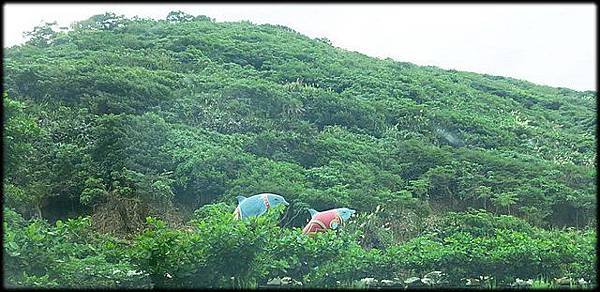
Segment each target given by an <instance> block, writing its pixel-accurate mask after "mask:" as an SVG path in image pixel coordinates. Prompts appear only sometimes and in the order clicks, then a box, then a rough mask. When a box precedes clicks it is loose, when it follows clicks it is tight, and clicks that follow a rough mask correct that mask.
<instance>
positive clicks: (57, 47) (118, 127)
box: [3, 13, 596, 232]
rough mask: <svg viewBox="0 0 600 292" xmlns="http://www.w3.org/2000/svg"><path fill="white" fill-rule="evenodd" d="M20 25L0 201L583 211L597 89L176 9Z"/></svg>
mask: <svg viewBox="0 0 600 292" xmlns="http://www.w3.org/2000/svg"><path fill="white" fill-rule="evenodd" d="M31 36H32V38H31V40H30V41H29V42H28V43H27V44H25V45H22V46H17V47H13V48H9V49H6V50H5V52H4V81H3V82H4V88H5V89H4V90H5V93H6V95H5V97H4V110H5V134H4V140H5V143H6V144H5V145H6V150H7V151H5V155H4V160H5V168H4V174H5V178H4V184H5V199H6V200H5V203H6V205H7V206H9V207H12V208H16V209H17V210H20V212H21V213H23V214H31V215H34V214H38V215H41V216H43V217H46V218H49V219H56V218H64V217H68V216H75V215H77V214H95V216H97V218H105V216H104V215H105V214H104V213H102V212H105V213H106V212H109V213H111V214H121V215H111V216H113V217H115V216H117V217H116V218H105V219H103V220H109V221H106V222H133V223H127V224H125V223H119V224H121V225H119V224H117V223H115V224H105V226H107V227H106V228H117V227H118V226H121V227H118V228H123V230H125V231H127V232H132V231H133V230H134V229H135V228H136V227H135V225H136V223H135V222H138V221H140V220H143V218H145V216H147V215H148V214H150V215H158V216H162V217H165V218H168V219H170V220H171V221H173V222H183V220H184V219H185V217H186V216H188V215H189V214H190V213H191V212H192V211H193V210H194V209H196V208H198V207H200V206H202V205H204V204H206V203H210V202H217V201H225V202H228V203H231V204H233V203H234V201H235V199H234V198H235V196H236V195H240V194H243V195H250V194H253V193H257V192H265V191H268V192H275V193H280V194H282V195H284V196H285V197H286V198H287V199H288V201H290V202H294V204H293V206H292V208H291V211H290V212H289V213H290V214H294V213H295V212H301V211H302V210H303V209H302V207H304V206H306V205H310V206H311V207H313V208H315V209H318V210H320V209H326V208H331V207H341V206H346V207H352V208H354V209H357V210H358V211H359V212H366V211H371V210H374V209H376V207H377V206H378V205H381V206H385V210H386V211H385V212H384V214H383V215H381V216H382V218H403V217H402V216H404V215H406V214H416V215H415V216H419V217H423V216H427V214H430V213H431V212H432V211H433V212H434V213H437V212H441V211H442V210H456V211H462V210H467V209H468V208H476V209H479V208H485V209H487V210H489V211H492V212H496V213H498V214H512V215H517V216H520V217H522V218H525V219H526V220H528V221H530V222H531V223H533V224H535V225H540V226H549V225H559V226H562V225H568V226H583V225H586V224H589V223H593V222H595V216H594V214H595V205H596V198H595V192H596V186H595V176H596V171H595V168H594V164H595V163H596V160H595V157H596V151H595V149H596V145H595V125H596V101H595V99H596V92H591V91H586V92H578V91H573V90H570V89H566V88H552V87H547V86H539V85H535V84H532V83H529V82H526V81H521V80H515V79H511V78H504V77H497V76H488V75H481V74H475V73H468V72H458V71H452V70H451V71H448V70H442V69H439V68H435V67H420V66H416V65H413V64H410V63H403V62H397V61H394V60H391V59H385V60H381V59H376V58H372V57H368V56H365V55H363V54H360V53H355V52H348V51H346V50H343V49H340V48H336V47H334V46H332V45H331V44H330V43H329V42H328V41H327V40H326V39H310V38H308V37H306V36H303V35H301V34H299V33H297V32H295V31H293V30H292V29H289V28H286V27H282V26H273V25H254V24H252V23H249V22H233V23H232V22H225V23H222V22H215V21H213V20H211V19H209V18H207V17H204V16H198V17H193V16H190V15H185V14H182V13H171V14H170V15H169V17H168V18H167V19H166V20H148V19H137V18H134V19H126V18H123V17H119V16H116V15H114V14H105V15H98V16H95V17H92V18H90V19H88V20H85V21H82V22H79V23H77V24H74V25H73V27H72V28H71V29H69V30H67V31H59V32H56V31H53V30H52V29H51V28H50V27H49V26H47V27H39V28H37V29H36V30H35V31H34V32H33V33H32V35H31ZM115 202H118V204H116V205H115ZM117 205H118V206H122V209H121V210H117V211H118V212H117V211H115V210H113V209H110V208H108V209H107V206H117ZM103 210H104V211H103ZM103 216H104V217H103ZM119 216H120V217H119ZM306 216H307V215H306ZM109 217H110V216H109ZM290 217H292V216H288V217H286V218H290ZM303 219H304V218H302V217H301V216H300V217H298V218H297V219H295V220H296V221H294V222H292V225H301V224H302V222H303ZM110 220H116V221H110ZM392 221H393V220H392ZM115 226H117V227H115ZM398 228H399V227H398Z"/></svg>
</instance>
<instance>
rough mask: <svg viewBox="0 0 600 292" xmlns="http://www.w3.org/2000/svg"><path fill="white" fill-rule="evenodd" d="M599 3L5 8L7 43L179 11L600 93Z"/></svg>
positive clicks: (374, 51)
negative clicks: (50, 28)
mask: <svg viewBox="0 0 600 292" xmlns="http://www.w3.org/2000/svg"><path fill="white" fill-rule="evenodd" d="M595 8H596V7H595V6H594V5H593V4H573V5H565V4H543V5H542V4H529V5H514V4H512V5H506V4H505V5H500V4H494V5H489V4H486V5H481V4H480V5H474V4H461V5H457V4H452V5H441V4H426V5H417V4H371V5H367V4H310V5H309V4H50V5H43V4H5V6H4V25H3V30H4V47H10V46H13V45H15V44H19V43H22V42H23V41H24V39H23V36H22V34H23V32H25V31H30V30H32V29H33V27H34V26H36V25H38V24H40V23H42V22H44V21H47V22H51V21H57V22H58V24H59V25H61V26H68V25H69V24H70V23H72V22H73V21H78V20H83V19H86V18H88V17H90V16H92V15H95V14H100V13H104V12H107V11H111V12H115V13H117V14H124V15H126V16H128V17H132V16H135V15H138V16H140V17H152V18H165V17H166V15H167V14H168V12H169V11H172V10H182V11H185V12H187V13H189V14H193V15H199V14H201V15H206V16H209V17H212V18H215V19H216V20H217V21H237V20H250V21H252V22H254V23H259V24H262V23H271V24H281V25H285V26H288V27H291V28H293V29H294V30H296V31H298V32H300V33H302V34H305V35H308V36H309V37H326V38H328V39H330V40H331V41H332V43H333V44H334V45H335V46H338V47H341V48H344V49H348V50H351V51H358V52H361V53H364V54H366V55H370V56H374V57H382V58H385V57H390V58H392V59H395V60H397V61H404V62H412V63H415V64H418V65H433V66H438V67H441V68H444V69H456V70H461V71H471V72H477V73H488V74H493V75H501V76H508V77H514V78H518V79H524V80H528V81H531V82H534V83H537V84H544V85H550V86H555V87H559V86H560V87H567V88H572V89H576V90H596V68H595V66H596V9H595Z"/></svg>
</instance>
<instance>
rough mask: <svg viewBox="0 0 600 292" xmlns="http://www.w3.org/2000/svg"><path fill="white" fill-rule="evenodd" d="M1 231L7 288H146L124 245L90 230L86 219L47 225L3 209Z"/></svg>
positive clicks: (146, 280) (143, 275) (88, 220)
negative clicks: (121, 251)
mask: <svg viewBox="0 0 600 292" xmlns="http://www.w3.org/2000/svg"><path fill="white" fill-rule="evenodd" d="M3 231H4V238H3V242H4V243H5V245H4V250H3V259H4V267H3V268H4V269H3V270H4V271H5V274H4V279H5V284H6V285H7V286H8V287H29V288H31V287H44V288H45V287H60V288H115V287H124V288H126V287H136V288H144V287H150V282H149V281H148V278H147V274H146V273H145V272H143V271H140V270H139V268H138V267H136V266H134V265H133V264H132V263H131V262H130V260H129V257H128V256H124V255H123V254H122V253H120V252H119V251H118V250H119V249H121V250H124V249H125V248H126V245H125V244H123V243H120V242H119V241H116V240H114V239H111V238H107V237H104V236H100V235H99V234H96V233H95V232H93V231H92V230H91V228H90V219H89V218H79V219H69V220H67V221H66V222H63V221H60V220H59V221H57V222H56V224H55V225H54V226H53V225H49V224H48V223H47V222H46V221H41V220H31V221H26V220H25V219H23V218H22V217H21V216H20V215H19V214H18V213H16V212H14V211H13V210H10V209H6V208H5V209H4V220H3Z"/></svg>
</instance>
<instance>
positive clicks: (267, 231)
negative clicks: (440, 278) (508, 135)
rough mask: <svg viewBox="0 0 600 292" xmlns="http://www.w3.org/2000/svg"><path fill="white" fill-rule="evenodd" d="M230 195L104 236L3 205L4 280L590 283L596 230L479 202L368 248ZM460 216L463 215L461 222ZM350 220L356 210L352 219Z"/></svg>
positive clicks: (82, 224)
mask: <svg viewBox="0 0 600 292" xmlns="http://www.w3.org/2000/svg"><path fill="white" fill-rule="evenodd" d="M231 211H232V207H230V206H227V205H226V204H223V203H220V204H213V205H206V206H205V207H203V208H202V209H200V210H198V211H196V213H195V216H196V217H195V218H194V219H193V220H191V221H190V222H189V223H190V224H189V225H188V226H187V227H185V228H182V229H174V228H170V227H168V226H167V225H166V224H165V223H164V222H163V221H160V220H157V219H154V218H148V219H147V224H148V228H147V229H146V230H145V231H144V232H143V233H141V234H139V235H138V236H137V237H136V238H134V239H133V240H132V241H131V242H129V243H128V242H124V241H120V240H117V239H114V238H111V237H107V236H101V235H100V234H97V233H95V232H93V231H91V229H90V220H89V218H79V219H70V220H68V221H67V222H62V221H57V222H56V224H55V225H49V224H48V223H46V222H45V221H40V220H31V221H25V220H24V219H23V218H22V217H21V216H20V215H19V214H18V213H16V212H14V211H12V210H9V209H5V211H4V213H5V215H4V230H5V233H4V243H5V244H4V258H5V260H4V271H5V283H6V285H7V286H9V287H69V288H81V287H87V288H90V287H98V288H100V287H104V288H116V287H118V288H126V287H141V288H148V287H157V288H159V287H162V288H184V287H186V288H189V287H194V288H199V287H219V288H222V287H246V288H252V287H257V286H259V285H264V284H265V283H266V282H267V281H268V280H269V279H272V278H276V277H285V276H288V277H291V278H293V279H295V280H297V281H300V282H302V283H303V285H304V286H305V287H351V286H352V285H353V283H356V281H357V280H360V279H361V278H366V277H373V278H377V279H393V278H396V277H397V278H400V279H406V278H408V277H412V276H417V277H421V276H423V275H424V274H426V273H429V272H431V271H434V270H437V271H442V272H443V273H444V274H446V276H447V279H448V281H449V284H448V285H449V286H461V285H463V284H464V279H466V278H478V277H479V276H491V277H493V278H494V279H495V281H496V285H497V286H498V287H501V286H505V285H508V284H510V283H512V282H513V281H514V280H515V279H516V278H520V279H538V278H541V277H543V278H546V279H552V278H560V277H571V278H574V279H579V278H584V279H586V280H587V281H591V282H592V283H593V284H594V285H595V283H596V276H595V273H596V271H595V261H596V255H595V240H596V239H595V232H594V231H593V230H587V231H577V230H572V229H565V230H551V231H549V230H542V229H538V228H535V227H531V226H528V225H527V224H525V223H523V222H520V221H519V220H520V219H516V218H514V217H510V216H502V217H495V216H490V215H489V214H487V213H485V212H482V211H472V212H467V213H455V214H450V215H449V216H448V217H447V218H446V219H447V220H450V221H453V222H456V223H457V224H456V225H447V226H446V228H442V230H438V232H437V233H435V232H427V233H424V234H422V235H420V236H417V237H415V238H412V239H410V240H408V241H406V242H404V243H399V244H395V245H391V246H390V247H388V248H385V249H375V248H373V249H365V248H363V247H362V246H361V245H360V244H359V240H358V238H359V236H360V233H361V232H360V231H355V232H353V233H350V232H349V231H348V230H349V229H348V230H344V229H342V230H339V231H337V232H334V231H328V232H325V233H319V234H316V235H315V236H313V237H309V236H305V235H303V234H302V233H301V230H300V229H299V228H281V227H279V224H278V223H279V222H278V220H279V217H280V215H281V213H282V212H283V209H282V208H276V209H275V210H273V211H270V212H268V213H267V214H266V216H263V217H259V218H253V219H251V220H249V221H237V220H233V216H232V214H231ZM459 223H460V224H459ZM349 224H352V222H349Z"/></svg>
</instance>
